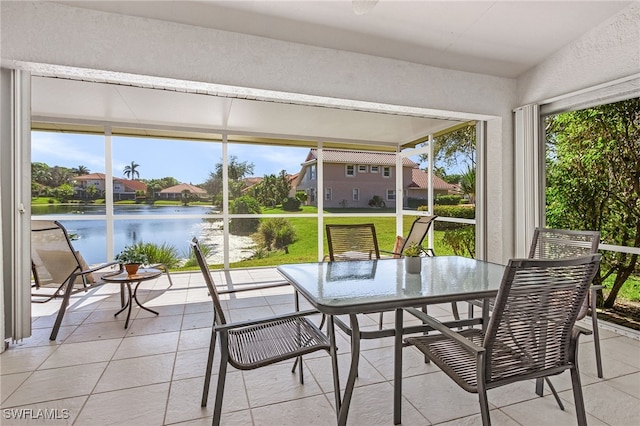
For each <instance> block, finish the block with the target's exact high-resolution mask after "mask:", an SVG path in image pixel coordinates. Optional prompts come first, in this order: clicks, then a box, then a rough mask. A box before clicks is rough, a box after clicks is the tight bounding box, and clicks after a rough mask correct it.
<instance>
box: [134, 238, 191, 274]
mask: <svg viewBox="0 0 640 426" xmlns="http://www.w3.org/2000/svg"><path fill="white" fill-rule="evenodd" d="M133 247H135V249H136V250H138V251H140V252H142V253H144V254H145V255H146V256H147V259H148V263H149V264H154V263H164V264H165V265H166V266H167V268H177V267H178V266H179V265H180V257H179V256H178V250H177V249H176V248H175V247H174V246H172V245H169V244H167V243H162V244H154V243H144V242H142V241H141V242H139V243H136V244H134V245H133Z"/></svg>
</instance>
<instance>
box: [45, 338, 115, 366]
mask: <svg viewBox="0 0 640 426" xmlns="http://www.w3.org/2000/svg"><path fill="white" fill-rule="evenodd" d="M121 340H122V339H109V340H98V341H91V342H80V343H68V344H65V345H60V346H59V347H58V349H56V351H55V352H53V353H52V354H51V355H50V356H49V358H47V360H46V361H45V362H44V363H43V364H42V365H41V366H40V367H39V368H38V370H44V369H48V368H59V367H68V366H71V365H81V364H90V363H94V362H100V361H109V360H110V359H111V357H112V356H113V354H114V353H115V352H116V349H117V348H118V345H119V344H120V342H121Z"/></svg>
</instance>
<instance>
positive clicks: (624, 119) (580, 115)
mask: <svg viewBox="0 0 640 426" xmlns="http://www.w3.org/2000/svg"><path fill="white" fill-rule="evenodd" d="M546 126H547V191H546V202H547V207H546V208H547V215H546V217H547V224H548V225H549V226H550V227H557V228H569V229H592V230H599V231H600V232H601V234H602V239H603V240H604V242H605V243H607V244H614V245H622V246H631V247H640V203H639V202H638V200H640V98H635V99H630V100H627V101H622V102H617V103H614V104H608V105H602V106H598V107H595V108H589V109H586V110H581V111H575V112H569V113H564V114H560V115H557V116H552V117H548V118H547V123H546ZM638 268H640V266H639V265H638V255H637V254H628V253H617V252H611V251H606V252H605V253H604V258H603V262H602V265H601V269H600V270H601V274H600V277H598V278H597V279H596V281H599V282H601V281H603V280H604V279H606V278H607V277H609V276H613V275H615V279H614V282H613V285H612V287H611V291H610V292H609V295H608V297H607V299H606V300H605V301H604V306H605V307H612V306H613V305H614V302H615V299H616V297H617V295H618V292H619V290H620V288H621V287H622V285H623V284H624V282H625V281H626V280H627V278H628V277H629V276H630V275H631V274H633V273H634V271H635V272H636V273H637V272H638Z"/></svg>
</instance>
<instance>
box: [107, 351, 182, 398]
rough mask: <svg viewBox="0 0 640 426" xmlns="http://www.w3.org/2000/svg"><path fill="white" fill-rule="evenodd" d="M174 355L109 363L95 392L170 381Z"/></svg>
mask: <svg viewBox="0 0 640 426" xmlns="http://www.w3.org/2000/svg"><path fill="white" fill-rule="evenodd" d="M174 360H175V353H173V352H172V353H167V354H161V355H151V356H144V357H138V358H127V359H120V360H115V361H111V362H110V363H109V366H108V367H107V368H106V370H105V372H104V374H103V375H102V377H101V378H100V381H99V382H98V385H97V386H96V388H95V392H107V391H112V390H116V389H126V388H132V387H137V386H145V385H150V384H155V383H163V382H168V381H170V380H171V373H172V371H173V363H174Z"/></svg>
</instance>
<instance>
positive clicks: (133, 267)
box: [124, 263, 140, 275]
mask: <svg viewBox="0 0 640 426" xmlns="http://www.w3.org/2000/svg"><path fill="white" fill-rule="evenodd" d="M138 268H140V264H139V263H125V264H124V269H126V270H127V275H135V274H136V272H138Z"/></svg>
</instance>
